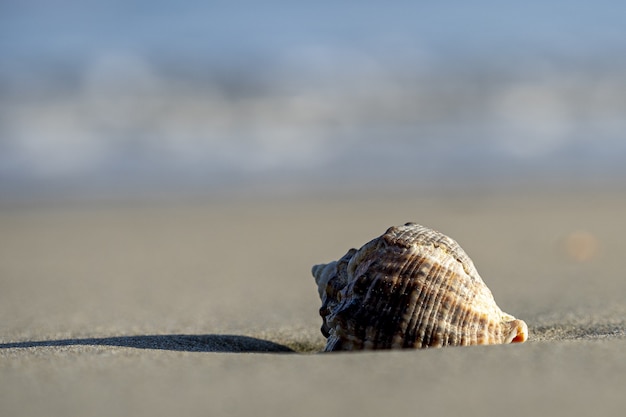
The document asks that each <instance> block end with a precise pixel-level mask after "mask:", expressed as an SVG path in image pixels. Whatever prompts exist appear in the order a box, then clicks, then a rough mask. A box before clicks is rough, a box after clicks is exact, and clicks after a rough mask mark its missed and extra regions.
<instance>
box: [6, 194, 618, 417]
mask: <svg viewBox="0 0 626 417" xmlns="http://www.w3.org/2000/svg"><path fill="white" fill-rule="evenodd" d="M625 213H626V194H624V193H622V192H617V191H614V192H610V191H604V192H600V191H598V192H590V191H585V192H567V193H566V192H561V193H558V192H548V191H533V192H523V191H519V192H516V193H513V192H509V193H504V194H502V193H496V192H488V191H483V192H472V193H469V192H468V193H460V194H459V193H455V194H448V195H437V194H428V193H417V192H416V193H405V194H402V195H401V194H397V195H395V194H394V193H381V194H374V193H371V194H369V195H363V194H357V195H352V196H349V197H346V196H340V195H339V194H337V195H323V196H308V197H289V198H288V197H284V196H283V197H276V198H263V199H261V198H255V199H253V198H232V197H231V198H225V199H224V198H222V199H218V200H211V199H209V198H206V199H195V200H193V199H190V200H188V201H183V202H181V201H174V200H165V199H164V200H159V201H152V202H150V201H134V202H128V201H127V202H110V201H109V202H103V201H100V202H90V203H85V202H82V203H77V202H74V203H60V202H56V203H50V202H47V203H45V204H34V203H31V204H25V203H21V204H7V203H3V204H0V232H1V236H2V239H1V240H0V317H1V318H2V319H1V320H0V415H7V416H27V415H29V416H33V415H49V416H66V415H85V416H89V415H93V416H104V415H137V416H143V415H152V416H158V415H172V414H178V415H198V416H200V415H201V416H205V415H211V416H218V415H220V416H221V415H268V416H276V415H285V416H288V415H299V416H309V415H310V416H319V415H344V416H345V415H362V416H369V415H372V416H374V415H381V414H385V415H387V414H388V415H395V414H407V415H419V414H423V415H433V414H435V413H437V414H440V415H452V414H453V413H459V414H460V413H464V414H469V415H479V414H480V415H504V414H506V415H528V414H532V415H553V416H559V415H591V414H593V415H598V414H601V415H610V414H619V413H620V412H622V411H623V409H624V407H626V396H624V394H623V391H624V386H626V267H625V266H624V259H623V258H624V254H623V252H624V248H625V247H626V237H625V236H626V218H625ZM407 221H415V222H419V223H422V224H425V225H428V226H431V227H433V228H436V229H439V230H440V231H442V232H444V233H446V234H448V235H450V236H451V237H453V238H454V239H456V240H457V241H458V242H459V243H460V244H461V246H462V247H463V248H464V249H465V250H466V252H467V253H468V254H469V255H470V257H471V258H472V259H473V261H474V263H475V264H476V266H477V269H478V271H479V272H480V273H481V275H482V277H483V279H484V280H485V282H486V283H487V285H488V286H489V287H490V289H491V290H492V292H493V294H494V296H495V298H496V301H497V302H498V304H499V305H500V306H501V307H502V309H503V310H504V311H506V312H508V313H511V314H513V315H515V316H516V317H518V318H520V319H523V320H525V321H526V323H527V324H528V326H529V330H530V339H529V341H527V342H526V343H524V344H521V345H508V346H488V347H482V346H481V347H470V348H445V349H429V350H421V351H396V352H388V351H387V352H370V353H343V354H318V353H316V352H318V351H319V350H320V349H322V347H323V345H324V338H323V337H322V335H321V333H320V332H319V326H320V324H321V319H320V318H319V316H318V314H317V309H318V308H319V300H318V296H317V292H316V288H315V286H314V282H313V278H312V277H311V275H310V268H311V266H312V265H313V264H316V263H320V262H327V261H330V260H334V259H337V258H338V257H340V256H342V255H343V254H344V253H345V252H346V251H347V250H348V249H349V248H351V247H358V246H360V245H362V244H363V243H365V242H367V241H368V240H370V239H371V238H373V237H375V236H378V235H380V234H381V233H382V232H384V230H385V229H386V228H387V227H388V226H391V225H395V224H401V223H404V222H407Z"/></svg>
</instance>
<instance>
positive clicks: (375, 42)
mask: <svg viewBox="0 0 626 417" xmlns="http://www.w3.org/2000/svg"><path fill="white" fill-rule="evenodd" d="M624 22H626V3H624V2H618V1H609V0H596V1H593V2H592V1H570V2H556V1H538V0H530V1H526V2H519V4H517V3H515V4H512V3H511V4H508V2H496V1H475V2H460V1H454V2H450V1H448V2H437V3H436V4H435V2H429V3H428V4H427V3H426V2H416V1H395V2H385V3H383V2H375V1H372V0H366V1H358V2H357V1H347V2H331V1H326V0H324V1H316V2H293V1H292V2H288V1H265V2H242V1H186V2H184V1H183V2H172V1H170V2H167V1H145V0H144V1H120V0H109V1H88V0H87V1H54V0H53V1H49V0H3V1H1V2H0V57H1V59H0V194H1V195H4V196H5V197H9V196H11V195H17V196H19V195H28V194H41V193H48V194H54V193H56V192H77V193H81V192H91V193H98V192H107V193H111V192H112V193H115V192H117V191H119V192H125V193H128V192H131V193H132V192H134V191H136V190H155V191H167V190H181V189H183V190H185V189H188V190H218V189H224V188H238V187H240V188H242V189H257V190H261V191H262V190H263V189H271V188H279V189H300V190H306V188H307V187H314V188H317V189H324V188H326V187H331V188H335V187H351V186H355V187H365V188H366V187H369V186H374V185H375V186H380V187H385V186H413V187H438V186H440V185H441V186H464V185H487V186H492V185H493V186H503V185H504V186H506V185H508V184H540V185H545V184H548V185H550V184H552V185H557V186H560V185H579V184H582V185H590V186H596V185H598V186H601V185H604V184H623V183H626V24H624Z"/></svg>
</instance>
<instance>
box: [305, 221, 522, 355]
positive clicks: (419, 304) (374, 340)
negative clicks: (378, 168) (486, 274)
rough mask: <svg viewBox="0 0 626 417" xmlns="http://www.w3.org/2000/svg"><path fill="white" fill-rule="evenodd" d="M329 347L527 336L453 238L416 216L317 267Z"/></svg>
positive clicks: (504, 340)
mask: <svg viewBox="0 0 626 417" xmlns="http://www.w3.org/2000/svg"><path fill="white" fill-rule="evenodd" d="M313 275H314V276H315V278H316V281H317V284H318V288H319V292H320V298H321V299H322V308H321V309H320V315H321V316H322V318H323V319H324V324H323V326H322V332H323V333H324V335H325V336H326V337H327V338H328V340H327V345H326V349H325V350H326V351H335V350H360V349H398V348H424V347H442V346H448V345H452V346H455V345H477V344H499V343H509V342H511V341H516V342H517V341H524V340H525V339H526V333H527V328H526V325H525V323H523V322H522V321H521V320H516V319H515V318H514V317H512V316H510V315H508V314H506V313H503V312H502V311H501V310H500V308H498V306H497V305H496V303H495V301H494V298H493V296H492V294H491V291H490V290H489V289H488V288H487V286H486V285H485V284H484V282H483V280H482V279H481V277H480V276H479V275H478V272H477V271H476V268H475V267H474V264H473V263H472V261H471V259H470V258H469V257H468V256H467V255H466V253H465V252H464V251H463V249H461V247H460V246H459V245H458V244H457V243H456V242H455V241H454V240H452V239H451V238H449V237H447V236H445V235H443V234H441V233H439V232H437V231H434V230H432V229H429V228H427V227H424V226H420V225H417V224H414V223H407V224H406V225H403V226H398V227H391V228H389V229H388V230H387V231H386V232H385V234H383V235H382V236H381V237H379V238H376V239H374V240H372V241H370V242H368V243H367V244H365V245H364V246H363V247H361V249H359V250H354V249H351V250H350V251H349V252H348V253H347V254H346V255H345V256H344V257H343V258H341V259H340V260H339V261H336V262H331V263H329V264H325V265H316V266H315V267H313Z"/></svg>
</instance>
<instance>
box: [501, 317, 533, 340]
mask: <svg viewBox="0 0 626 417" xmlns="http://www.w3.org/2000/svg"><path fill="white" fill-rule="evenodd" d="M506 324H507V326H508V327H509V332H508V334H507V336H506V338H505V339H504V343H524V342H525V341H526V340H527V339H528V326H527V325H526V323H525V322H524V320H512V321H509V322H507V323H506Z"/></svg>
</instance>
